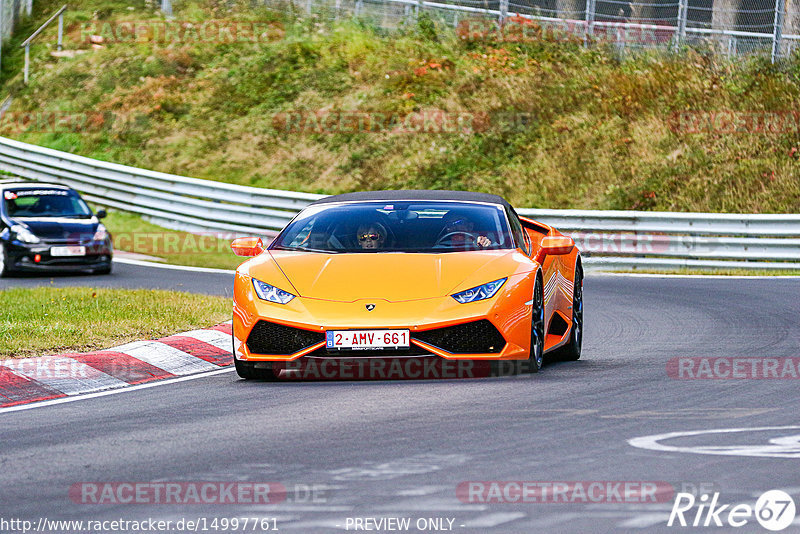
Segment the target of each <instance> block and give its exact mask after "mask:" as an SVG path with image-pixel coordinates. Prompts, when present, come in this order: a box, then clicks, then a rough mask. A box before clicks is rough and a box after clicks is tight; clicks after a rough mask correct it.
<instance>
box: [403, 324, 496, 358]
mask: <svg viewBox="0 0 800 534" xmlns="http://www.w3.org/2000/svg"><path fill="white" fill-rule="evenodd" d="M412 337H413V338H414V339H417V340H419V341H422V342H424V343H427V344H429V345H433V346H434V347H436V348H439V349H442V350H445V351H447V352H450V353H452V354H486V353H497V352H501V351H502V350H503V347H505V346H506V340H505V339H504V338H503V335H502V334H501V333H500V332H498V330H497V328H495V326H494V325H493V324H492V323H491V322H489V321H488V320H487V319H481V320H480V321H474V322H472V323H464V324H459V325H455V326H447V327H445V328H436V329H433V330H426V331H424V332H414V333H413V335H412Z"/></svg>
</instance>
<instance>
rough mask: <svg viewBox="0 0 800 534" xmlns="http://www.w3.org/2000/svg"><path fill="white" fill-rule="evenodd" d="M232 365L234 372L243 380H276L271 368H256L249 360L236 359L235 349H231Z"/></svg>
mask: <svg viewBox="0 0 800 534" xmlns="http://www.w3.org/2000/svg"><path fill="white" fill-rule="evenodd" d="M233 365H234V367H235V368H236V374H237V375H239V377H240V378H244V379H245V380H277V379H278V376H277V375H276V374H275V372H274V371H273V370H272V369H256V367H255V365H254V364H252V363H250V362H243V361H241V360H237V359H236V349H233Z"/></svg>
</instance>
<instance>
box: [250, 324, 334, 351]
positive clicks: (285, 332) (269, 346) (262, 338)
mask: <svg viewBox="0 0 800 534" xmlns="http://www.w3.org/2000/svg"><path fill="white" fill-rule="evenodd" d="M320 341H325V334H324V332H312V331H310V330H302V329H300V328H293V327H291V326H284V325H282V324H275V323H269V322H267V321H258V322H257V323H256V325H255V326H254V327H253V329H252V330H251V331H250V335H249V336H247V348H248V350H249V351H250V352H252V353H253V354H281V355H287V354H294V353H295V352H299V351H301V350H303V349H305V348H308V347H310V346H311V345H315V344H317V343H319V342H320Z"/></svg>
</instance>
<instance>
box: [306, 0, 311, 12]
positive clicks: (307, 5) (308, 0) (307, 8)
mask: <svg viewBox="0 0 800 534" xmlns="http://www.w3.org/2000/svg"><path fill="white" fill-rule="evenodd" d="M306 13H308V14H309V15H310V14H311V0H306Z"/></svg>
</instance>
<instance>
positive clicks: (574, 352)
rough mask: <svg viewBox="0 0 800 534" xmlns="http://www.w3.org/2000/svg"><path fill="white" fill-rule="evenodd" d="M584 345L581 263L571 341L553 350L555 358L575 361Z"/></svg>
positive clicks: (576, 280)
mask: <svg viewBox="0 0 800 534" xmlns="http://www.w3.org/2000/svg"><path fill="white" fill-rule="evenodd" d="M582 346H583V267H581V264H580V263H579V264H578V265H577V266H576V267H575V286H574V288H573V290H572V327H571V328H570V333H569V341H568V342H567V344H566V345H564V346H563V347H559V348H558V349H557V350H556V351H554V352H553V359H555V360H558V361H562V362H574V361H577V360H580V358H581V348H582Z"/></svg>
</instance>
